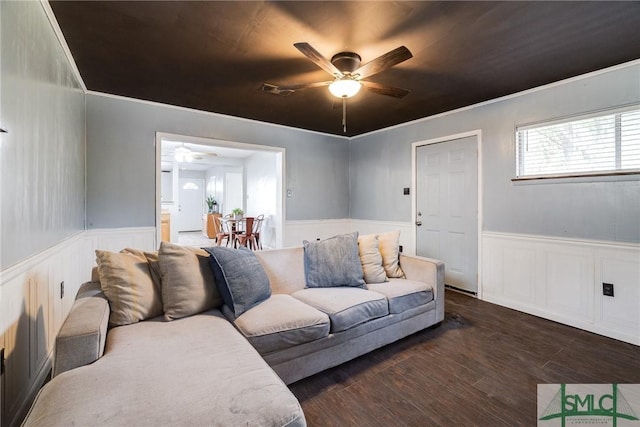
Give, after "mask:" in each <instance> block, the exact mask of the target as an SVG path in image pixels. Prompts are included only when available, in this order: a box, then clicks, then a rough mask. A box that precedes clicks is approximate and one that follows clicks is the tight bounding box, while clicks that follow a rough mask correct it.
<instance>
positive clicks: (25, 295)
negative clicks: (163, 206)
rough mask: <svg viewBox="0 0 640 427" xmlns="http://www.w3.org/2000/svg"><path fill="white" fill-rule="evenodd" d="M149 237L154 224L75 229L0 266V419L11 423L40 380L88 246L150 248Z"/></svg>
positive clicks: (85, 276)
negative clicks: (0, 349) (0, 363)
mask: <svg viewBox="0 0 640 427" xmlns="http://www.w3.org/2000/svg"><path fill="white" fill-rule="evenodd" d="M155 238H156V237H155V228H154V227H145V228H119V229H106V230H89V231H84V232H79V233H77V234H75V235H74V236H72V237H70V238H68V239H65V240H64V241H62V242H60V243H58V244H57V245H55V246H53V247H51V248H48V249H46V250H44V251H42V252H39V253H37V254H35V255H33V256H31V257H29V258H27V259H25V260H23V261H21V262H19V263H18V264H16V265H13V266H11V267H9V268H7V269H5V270H2V271H1V272H0V343H2V342H4V347H5V358H6V372H5V376H4V377H5V378H4V384H3V389H2V391H3V393H4V405H2V412H3V413H2V414H0V419H1V420H2V425H13V424H16V421H17V420H18V419H19V418H20V417H22V416H23V415H24V414H25V413H26V410H27V409H28V407H29V405H30V404H31V402H32V400H33V398H34V397H35V394H36V393H37V391H38V389H39V388H40V386H41V385H42V383H43V382H44V380H45V378H46V376H47V374H48V372H49V369H50V368H51V362H52V355H53V347H54V344H55V338H56V336H57V334H58V331H59V330H60V327H61V326H62V323H63V322H64V319H66V317H67V314H68V313H69V310H70V309H71V306H72V305H73V301H74V300H75V296H76V293H77V292H78V288H79V287H80V285H81V284H82V283H84V282H85V281H87V280H89V279H90V277H91V268H92V267H93V266H94V265H95V254H94V251H95V250H96V249H105V250H112V251H120V250H121V249H123V248H125V247H134V248H140V249H144V250H153V249H154V248H155ZM62 282H64V295H63V296H61V283H62Z"/></svg>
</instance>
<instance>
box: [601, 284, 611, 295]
mask: <svg viewBox="0 0 640 427" xmlns="http://www.w3.org/2000/svg"><path fill="white" fill-rule="evenodd" d="M602 295H604V296H607V297H612V296H613V283H603V284H602Z"/></svg>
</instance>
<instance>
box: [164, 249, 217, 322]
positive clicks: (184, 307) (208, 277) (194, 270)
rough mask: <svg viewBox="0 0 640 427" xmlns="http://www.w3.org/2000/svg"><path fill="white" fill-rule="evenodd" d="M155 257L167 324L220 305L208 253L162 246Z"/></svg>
mask: <svg viewBox="0 0 640 427" xmlns="http://www.w3.org/2000/svg"><path fill="white" fill-rule="evenodd" d="M158 257H159V260H160V271H161V272H162V302H163V305H164V317H165V319H166V320H173V319H179V318H181V317H186V316H191V315H193V314H197V313H201V312H203V311H205V310H208V309H210V308H215V307H219V306H220V305H222V300H221V299H220V294H219V293H218V290H217V289H216V286H215V283H214V279H213V272H212V271H211V266H210V265H209V253H207V252H206V251H203V250H202V249H197V248H189V247H185V246H179V245H175V244H173V243H168V242H162V243H160V251H159V252H158Z"/></svg>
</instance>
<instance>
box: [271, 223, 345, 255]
mask: <svg viewBox="0 0 640 427" xmlns="http://www.w3.org/2000/svg"><path fill="white" fill-rule="evenodd" d="M350 232H351V220H350V219H348V218H344V219H321V220H309V221H286V222H285V224H284V245H283V246H284V247H285V248H292V247H300V246H302V241H303V240H307V241H309V242H313V241H314V240H317V239H326V238H328V237H332V236H335V235H338V234H343V233H350Z"/></svg>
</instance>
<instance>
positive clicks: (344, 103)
mask: <svg viewBox="0 0 640 427" xmlns="http://www.w3.org/2000/svg"><path fill="white" fill-rule="evenodd" d="M342 131H343V132H344V133H347V97H346V96H345V97H343V98H342Z"/></svg>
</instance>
